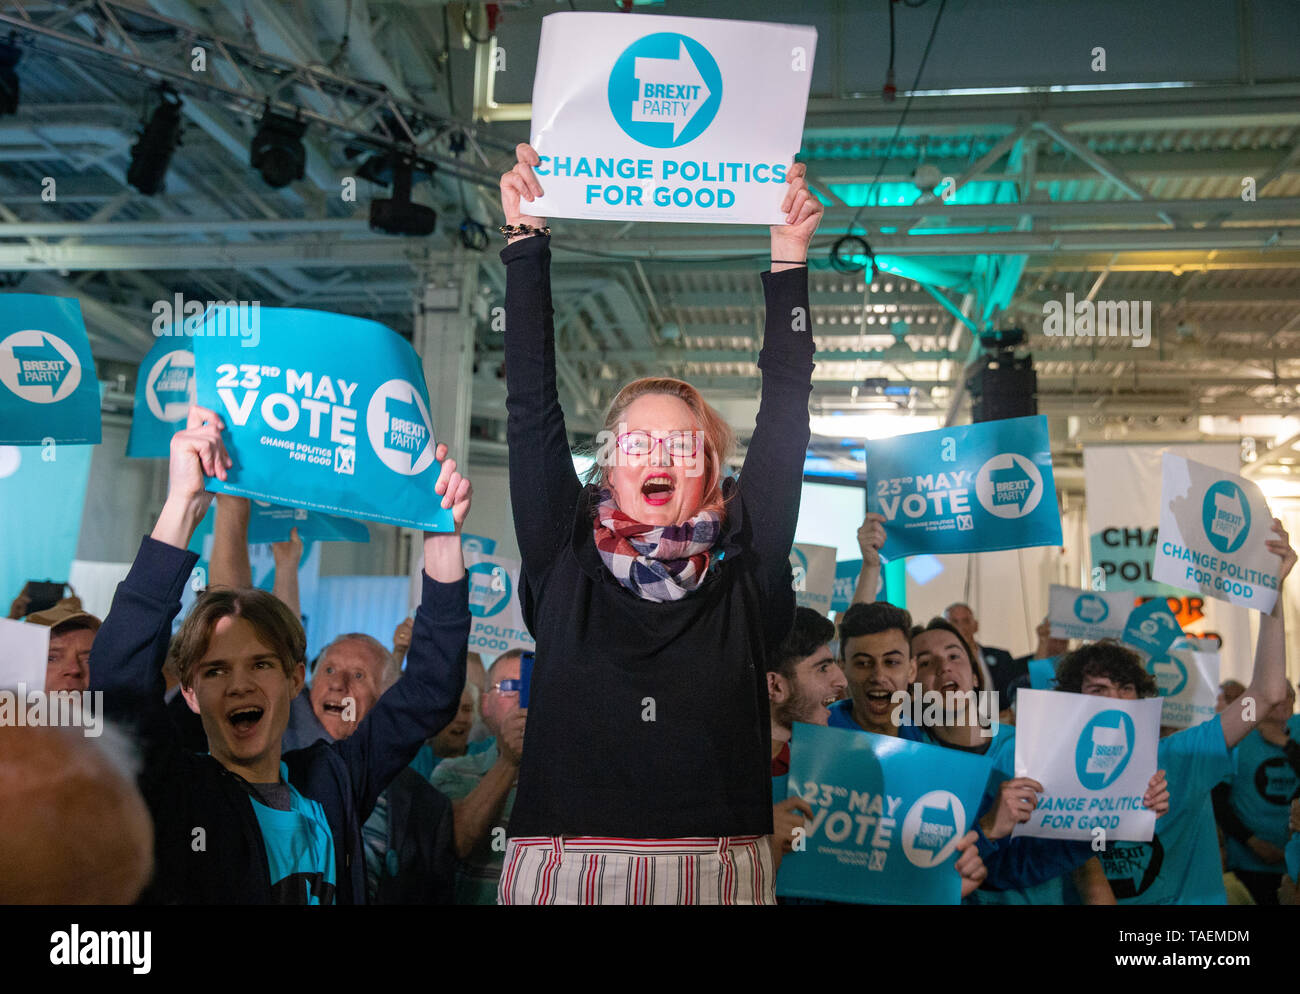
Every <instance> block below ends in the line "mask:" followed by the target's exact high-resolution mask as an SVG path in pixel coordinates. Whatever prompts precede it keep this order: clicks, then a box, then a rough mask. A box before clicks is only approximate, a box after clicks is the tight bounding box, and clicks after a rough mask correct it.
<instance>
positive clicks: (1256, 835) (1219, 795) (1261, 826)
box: [1215, 687, 1300, 905]
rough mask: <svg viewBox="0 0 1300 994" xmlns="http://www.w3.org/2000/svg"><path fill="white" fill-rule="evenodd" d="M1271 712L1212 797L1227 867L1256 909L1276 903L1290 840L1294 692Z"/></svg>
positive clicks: (1299, 785)
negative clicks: (1289, 756) (1289, 750)
mask: <svg viewBox="0 0 1300 994" xmlns="http://www.w3.org/2000/svg"><path fill="white" fill-rule="evenodd" d="M1287 689H1288V694H1287V697H1286V700H1285V701H1284V702H1282V703H1281V704H1278V705H1277V706H1276V707H1274V708H1272V709H1271V710H1270V711H1269V712H1268V713H1267V714H1266V715H1265V716H1264V718H1263V719H1262V720H1261V721H1260V723H1259V727H1258V728H1256V729H1255V730H1254V731H1253V732H1251V733H1250V734H1249V735H1247V736H1246V737H1245V738H1244V739H1242V740H1241V744H1240V745H1238V746H1237V747H1236V748H1235V749H1233V750H1232V766H1233V772H1232V776H1231V777H1230V778H1228V780H1227V781H1226V783H1225V786H1223V787H1220V788H1218V789H1217V790H1216V792H1215V808H1216V813H1217V814H1218V815H1219V822H1220V824H1221V825H1222V826H1223V830H1224V833H1225V834H1226V835H1227V836H1228V868H1229V869H1231V870H1234V871H1235V872H1236V874H1237V877H1238V878H1239V879H1240V880H1241V882H1242V883H1243V884H1245V885H1246V888H1247V889H1248V890H1249V891H1250V893H1251V896H1252V897H1253V898H1254V899H1255V903H1256V904H1264V905H1268V904H1277V889H1278V886H1279V884H1281V882H1282V874H1283V872H1284V869H1285V858H1286V855H1285V849H1286V845H1287V842H1288V840H1289V838H1290V835H1291V833H1290V830H1289V828H1288V822H1289V821H1290V810H1291V798H1292V797H1293V796H1295V794H1296V791H1297V789H1300V776H1298V775H1297V772H1296V770H1295V769H1294V768H1293V767H1292V765H1291V763H1290V761H1289V760H1288V759H1287V754H1286V746H1287V744H1288V743H1289V742H1290V740H1291V736H1290V734H1289V731H1288V719H1291V718H1292V717H1293V716H1292V714H1291V708H1292V706H1293V705H1294V703H1295V692H1294V691H1293V690H1291V688H1289V687H1288V688H1287Z"/></svg>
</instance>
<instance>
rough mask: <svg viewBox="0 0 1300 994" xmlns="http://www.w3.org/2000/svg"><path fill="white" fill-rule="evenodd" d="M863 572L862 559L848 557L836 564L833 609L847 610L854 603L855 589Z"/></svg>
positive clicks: (832, 594)
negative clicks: (859, 575)
mask: <svg viewBox="0 0 1300 994" xmlns="http://www.w3.org/2000/svg"><path fill="white" fill-rule="evenodd" d="M861 572H862V560H861V559H847V560H844V561H843V562H837V563H836V564H835V586H834V588H832V590H831V610H832V611H847V610H848V609H849V605H850V604H852V603H853V591H854V590H856V589H857V586H858V574H859V573H861Z"/></svg>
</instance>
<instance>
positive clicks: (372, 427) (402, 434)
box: [366, 380, 434, 476]
mask: <svg viewBox="0 0 1300 994" xmlns="http://www.w3.org/2000/svg"><path fill="white" fill-rule="evenodd" d="M366 434H367V435H368V436H369V438H370V444H371V446H372V447H373V448H374V450H375V455H377V456H378V457H379V459H380V461H381V462H382V463H383V464H384V465H385V466H387V467H388V468H389V469H391V470H392V471H393V472H395V473H401V474H402V475H403V476H418V475H419V474H420V473H423V472H424V471H425V470H426V469H428V468H429V466H430V465H432V463H433V452H434V445H433V420H432V419H431V418H430V417H429V408H428V407H426V406H425V403H424V398H423V397H421V396H420V391H419V390H417V389H416V388H415V387H414V386H412V385H411V384H410V383H408V382H407V381H406V380H388V381H387V382H385V383H382V384H380V385H379V387H378V389H376V390H375V392H374V393H373V394H372V395H371V397H370V404H369V406H367V408H366Z"/></svg>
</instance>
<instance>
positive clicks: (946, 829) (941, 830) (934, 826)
mask: <svg viewBox="0 0 1300 994" xmlns="http://www.w3.org/2000/svg"><path fill="white" fill-rule="evenodd" d="M956 832H957V822H956V820H955V819H954V818H953V814H952V801H951V800H949V801H948V804H947V806H946V807H942V808H930V807H923V808H921V824H920V827H919V828H917V830H916V841H915V842H914V843H913V846H914V847H915V848H917V849H928V850H929V851H930V854H931V855H932V856H933V855H937V854H938V853H939V851H940V850H942V849H943V847H944V846H946V845H947V844H948V840H949V839H951V838H952V837H953V835H955V834H956Z"/></svg>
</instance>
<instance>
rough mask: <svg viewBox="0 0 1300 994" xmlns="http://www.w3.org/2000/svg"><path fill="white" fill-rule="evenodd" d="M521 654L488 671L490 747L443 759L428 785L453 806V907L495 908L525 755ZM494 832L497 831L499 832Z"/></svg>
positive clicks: (485, 714) (482, 705)
mask: <svg viewBox="0 0 1300 994" xmlns="http://www.w3.org/2000/svg"><path fill="white" fill-rule="evenodd" d="M520 655H521V653H520V651H519V650H518V649H512V650H511V651H509V652H506V653H503V654H502V655H500V656H498V657H497V659H496V661H495V662H494V663H493V664H492V667H491V669H489V670H488V677H487V678H488V686H487V690H486V692H485V693H484V694H483V696H482V697H481V698H480V699H479V710H480V711H481V712H482V718H483V723H484V724H485V725H486V726H487V728H488V731H490V732H491V733H492V736H493V737H492V741H491V745H489V746H488V748H486V749H485V750H483V751H482V752H478V753H470V754H469V755H465V756H459V757H457V758H454V759H445V760H443V761H442V762H441V763H439V764H438V766H437V768H436V769H435V770H434V771H433V775H432V776H431V777H430V778H429V782H430V783H431V784H433V785H434V786H435V787H437V788H438V789H439V790H440V791H442V792H443V793H444V794H446V795H447V796H448V797H450V798H451V800H452V811H453V816H454V818H455V825H456V829H455V831H456V856H457V858H458V859H459V861H460V862H459V864H458V866H457V872H456V903H457V904H496V901H497V881H498V880H499V879H500V877H501V866H502V862H503V856H504V853H505V840H506V824H507V822H509V820H510V812H511V809H512V808H513V807H514V803H515V781H516V780H517V779H518V777H519V763H520V760H521V759H522V758H523V753H524V722H525V720H526V719H527V716H528V712H527V711H526V710H525V709H523V708H521V707H520V706H519V691H520V690H522V689H523V685H522V682H521V680H520ZM498 829H499V831H498Z"/></svg>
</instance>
